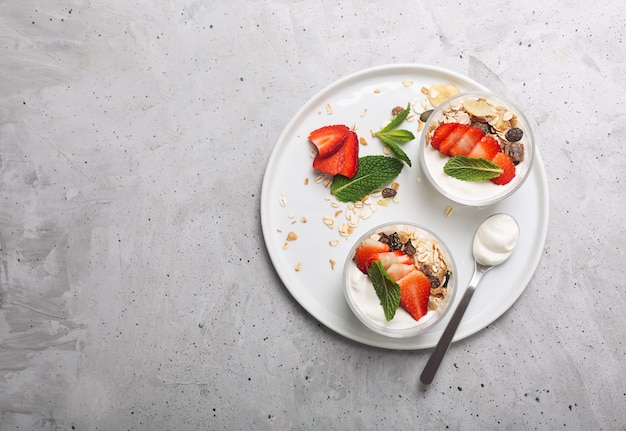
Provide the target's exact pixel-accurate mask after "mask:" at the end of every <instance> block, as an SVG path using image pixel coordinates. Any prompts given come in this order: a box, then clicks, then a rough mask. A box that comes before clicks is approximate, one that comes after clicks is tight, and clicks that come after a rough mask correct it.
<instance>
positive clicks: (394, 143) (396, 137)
mask: <svg viewBox="0 0 626 431" xmlns="http://www.w3.org/2000/svg"><path fill="white" fill-rule="evenodd" d="M409 112H411V104H410V103H409V104H407V106H406V109H404V110H403V111H402V112H400V113H399V114H398V115H396V116H395V117H393V119H392V120H391V121H390V122H389V124H387V125H386V126H385V127H383V128H382V129H380V130H379V131H378V132H376V133H374V136H376V137H378V138H379V139H380V140H381V141H383V142H384V143H385V144H387V146H388V147H389V148H390V149H391V151H393V153H394V154H395V155H396V156H398V158H399V159H400V160H402V161H403V162H405V163H406V164H407V165H409V166H412V165H411V159H409V156H407V155H406V153H405V152H404V151H403V150H402V148H400V145H399V144H403V143H405V142H409V141H412V140H413V139H415V135H413V133H412V132H411V131H409V130H403V129H400V130H394V129H395V128H396V127H398V126H400V124H402V122H403V121H404V120H405V119H406V117H407V116H408V115H409Z"/></svg>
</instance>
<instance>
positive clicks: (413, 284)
mask: <svg viewBox="0 0 626 431" xmlns="http://www.w3.org/2000/svg"><path fill="white" fill-rule="evenodd" d="M398 284H399V285H400V305H401V306H402V308H404V309H405V310H406V311H407V312H408V313H409V314H410V315H411V316H412V317H413V318H414V319H415V320H419V319H420V318H422V317H423V316H424V315H426V313H427V312H428V298H429V297H430V280H429V279H428V277H426V275H425V274H424V273H423V272H422V271H420V270H419V269H417V268H415V269H414V270H412V271H411V272H409V273H408V274H407V275H405V276H404V277H402V278H401V279H400V280H399V281H398Z"/></svg>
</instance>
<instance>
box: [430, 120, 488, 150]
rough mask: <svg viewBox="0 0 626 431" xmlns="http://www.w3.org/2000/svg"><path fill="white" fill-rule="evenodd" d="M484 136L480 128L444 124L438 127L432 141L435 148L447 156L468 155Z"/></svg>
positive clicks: (458, 124)
mask: <svg viewBox="0 0 626 431" xmlns="http://www.w3.org/2000/svg"><path fill="white" fill-rule="evenodd" d="M483 136H484V134H483V131H482V130H480V129H479V128H478V127H474V126H470V125H468V124H460V123H443V124H441V125H439V127H437V129H436V130H435V133H434V134H433V137H432V139H431V141H430V143H431V145H432V146H433V148H436V149H438V150H439V151H440V152H441V153H443V154H445V155H446V156H452V155H453V153H454V155H456V156H459V155H464V154H463V153H465V154H467V153H469V152H470V151H471V149H472V148H474V146H475V145H476V143H477V142H478V141H480V140H481V139H482V137H483Z"/></svg>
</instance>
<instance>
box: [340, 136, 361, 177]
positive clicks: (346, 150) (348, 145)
mask: <svg viewBox="0 0 626 431" xmlns="http://www.w3.org/2000/svg"><path fill="white" fill-rule="evenodd" d="M358 169H359V138H358V137H357V135H356V133H354V132H353V131H352V130H350V131H348V134H347V135H346V138H345V139H344V141H343V168H341V171H339V175H343V176H344V177H348V178H352V177H354V176H355V175H356V171H357V170H358Z"/></svg>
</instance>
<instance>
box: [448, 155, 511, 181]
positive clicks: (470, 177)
mask: <svg viewBox="0 0 626 431" xmlns="http://www.w3.org/2000/svg"><path fill="white" fill-rule="evenodd" d="M443 171H444V172H445V173H446V174H448V175H450V176H451V177H454V178H456V179H458V180H462V181H484V180H489V179H491V178H496V177H499V176H500V174H502V172H503V171H502V168H501V167H500V166H498V165H497V164H495V163H494V162H492V161H490V160H487V159H483V158H472V157H467V156H456V157H452V158H451V159H450V160H448V162H447V163H446V164H445V166H444V167H443Z"/></svg>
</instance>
